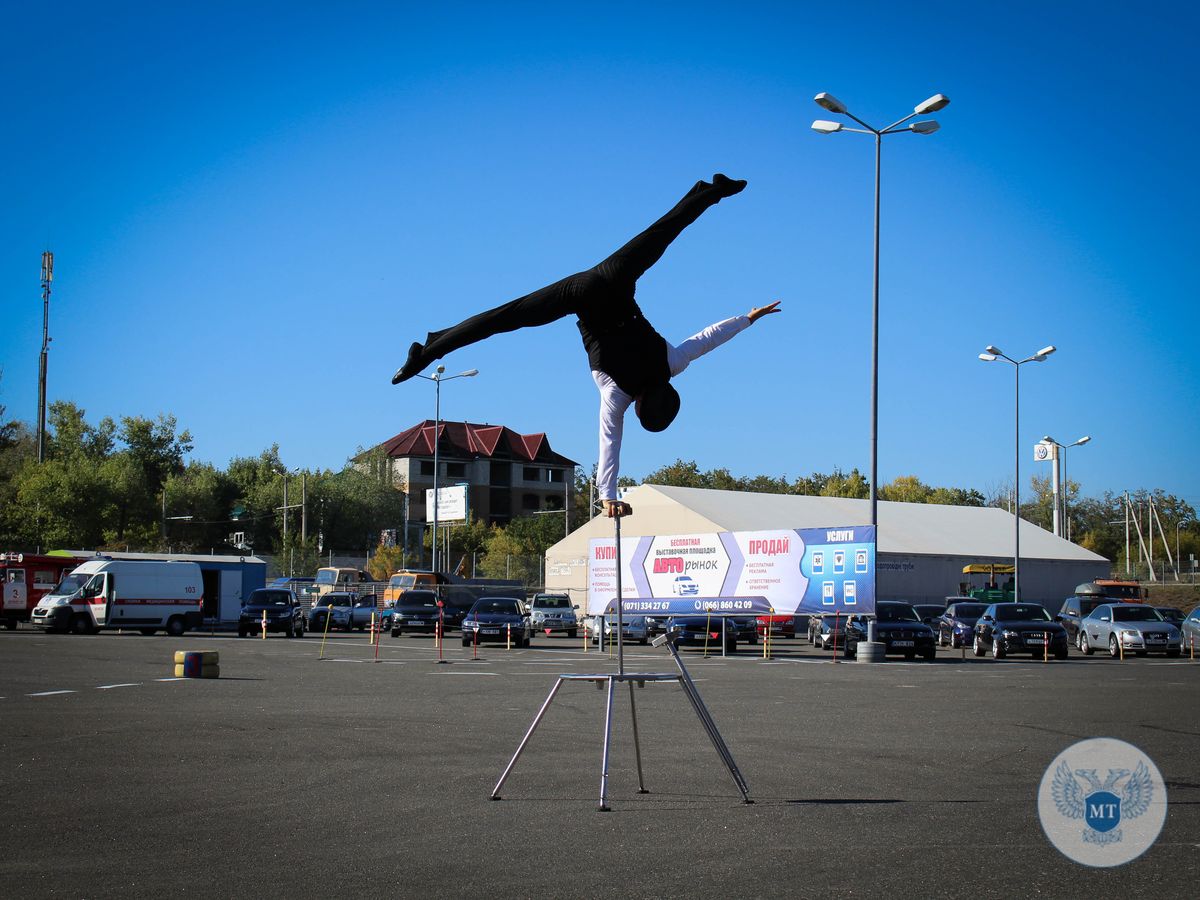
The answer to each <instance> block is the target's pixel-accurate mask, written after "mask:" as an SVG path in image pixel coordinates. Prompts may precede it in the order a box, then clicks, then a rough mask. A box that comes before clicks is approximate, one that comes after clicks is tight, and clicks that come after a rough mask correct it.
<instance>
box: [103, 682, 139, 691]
mask: <svg viewBox="0 0 1200 900" xmlns="http://www.w3.org/2000/svg"><path fill="white" fill-rule="evenodd" d="M141 686H142V683H141V682H140V681H130V682H127V683H125V684H98V685H96V690H98V691H111V690H112V689H113V688H123V687H141Z"/></svg>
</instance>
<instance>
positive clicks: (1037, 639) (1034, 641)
mask: <svg viewBox="0 0 1200 900" xmlns="http://www.w3.org/2000/svg"><path fill="white" fill-rule="evenodd" d="M1025 643H1027V644H1044V643H1046V639H1045V638H1040V637H1027V638H1025Z"/></svg>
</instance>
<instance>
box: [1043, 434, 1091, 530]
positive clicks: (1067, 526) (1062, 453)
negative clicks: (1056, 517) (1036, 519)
mask: <svg viewBox="0 0 1200 900" xmlns="http://www.w3.org/2000/svg"><path fill="white" fill-rule="evenodd" d="M1091 439H1092V436H1091V435H1090V434H1085V435H1084V436H1083V437H1081V438H1080V439H1079V440H1077V441H1076V442H1075V443H1073V444H1060V443H1059V442H1058V441H1056V440H1055V439H1054V438H1052V437H1050V435H1046V436H1045V437H1044V438H1042V441H1043V442H1044V443H1047V444H1053V445H1054V446H1055V447H1057V448H1058V453H1059V459H1061V460H1062V499H1061V500H1059V501H1057V502H1058V503H1059V504H1060V506H1061V509H1062V524H1061V525H1060V526H1059V535H1058V536H1059V537H1065V538H1066V539H1067V540H1068V541H1069V540H1070V539H1071V518H1070V516H1068V515H1067V499H1068V498H1069V497H1070V495H1071V491H1070V489H1069V488H1068V487H1067V451H1068V450H1070V449H1071V448H1072V447H1081V446H1083V445H1084V444H1086V443H1087V442H1088V441H1090V440H1091ZM1054 467H1055V468H1056V469H1057V468H1058V462H1057V460H1056V461H1055V463H1054ZM1057 511H1058V510H1057V508H1056V509H1055V512H1057Z"/></svg>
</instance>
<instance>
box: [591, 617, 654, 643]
mask: <svg viewBox="0 0 1200 900" xmlns="http://www.w3.org/2000/svg"><path fill="white" fill-rule="evenodd" d="M601 622H603V623H604V637H605V639H606V640H613V641H615V640H616V638H615V637H614V636H613V635H614V634H615V632H614V629H615V628H616V625H617V617H616V616H592V618H591V621H590V622H588V634H589V635H591V638H592V642H593V643H599V641H600V623H601ZM649 640H650V626H649V625H648V624H647V622H646V617H645V616H629V615H623V616H621V642H622V643H625V642H628V641H637V642H638V643H639V644H645V643H647V642H649Z"/></svg>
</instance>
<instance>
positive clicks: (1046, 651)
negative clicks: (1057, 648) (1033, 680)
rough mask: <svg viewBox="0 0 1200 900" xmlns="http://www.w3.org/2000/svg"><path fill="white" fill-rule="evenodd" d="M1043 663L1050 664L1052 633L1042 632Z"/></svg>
mask: <svg viewBox="0 0 1200 900" xmlns="http://www.w3.org/2000/svg"><path fill="white" fill-rule="evenodd" d="M1042 662H1050V632H1048V631H1044V632H1042Z"/></svg>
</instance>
